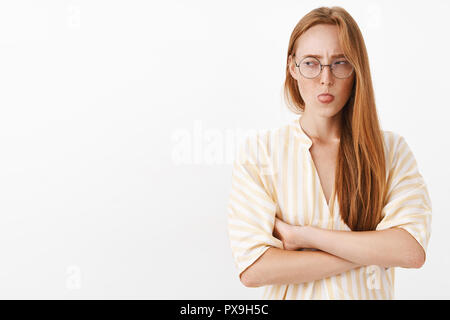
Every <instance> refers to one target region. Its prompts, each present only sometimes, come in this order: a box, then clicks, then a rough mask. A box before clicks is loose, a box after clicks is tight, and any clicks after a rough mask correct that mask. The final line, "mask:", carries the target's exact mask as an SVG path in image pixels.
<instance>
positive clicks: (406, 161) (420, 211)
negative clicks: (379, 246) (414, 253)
mask: <svg viewBox="0 0 450 320" xmlns="http://www.w3.org/2000/svg"><path fill="white" fill-rule="evenodd" d="M396 139H397V141H398V142H397V144H396V146H395V148H394V150H392V151H391V152H393V155H392V158H393V160H392V162H391V163H392V165H391V167H390V170H389V176H388V177H389V180H388V192H387V195H386V201H385V206H384V207H383V210H382V216H383V218H382V220H381V222H380V223H379V224H378V226H377V228H376V230H384V229H388V228H393V227H398V228H402V229H404V230H406V231H408V232H409V233H410V234H411V235H412V236H413V237H414V238H415V239H416V240H417V242H418V243H419V244H420V245H421V246H422V248H423V250H424V251H425V253H426V250H427V245H428V241H429V239H430V234H431V200H430V196H429V194H428V190H427V186H426V184H425V181H424V179H423V177H422V175H421V174H420V172H419V169H418V167H417V162H416V159H415V158H414V155H413V153H412V152H411V149H410V148H409V146H408V144H407V143H406V141H405V139H404V138H403V137H402V136H399V135H397V137H396ZM388 158H391V156H389V157H388Z"/></svg>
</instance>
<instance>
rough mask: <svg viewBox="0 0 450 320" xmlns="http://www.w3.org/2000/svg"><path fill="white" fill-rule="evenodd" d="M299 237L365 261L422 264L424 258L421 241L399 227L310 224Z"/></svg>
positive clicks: (314, 245) (347, 257) (313, 245)
mask: <svg viewBox="0 0 450 320" xmlns="http://www.w3.org/2000/svg"><path fill="white" fill-rule="evenodd" d="M299 238H301V239H299V240H300V241H303V242H304V243H306V244H307V247H311V248H317V249H319V250H322V251H326V252H328V253H330V254H333V255H335V256H338V257H341V258H343V259H345V260H349V261H352V262H354V263H357V264H362V265H378V266H383V267H404V268H420V267H421V266H422V265H423V263H424V261H425V253H424V251H423V249H422V247H421V246H420V244H419V243H418V242H417V241H416V240H415V239H414V238H413V237H412V236H411V235H410V234H409V233H408V232H407V231H406V230H403V229H400V228H392V229H387V230H379V231H337V230H328V229H321V228H316V227H311V226H307V227H302V228H301V229H300V233H299Z"/></svg>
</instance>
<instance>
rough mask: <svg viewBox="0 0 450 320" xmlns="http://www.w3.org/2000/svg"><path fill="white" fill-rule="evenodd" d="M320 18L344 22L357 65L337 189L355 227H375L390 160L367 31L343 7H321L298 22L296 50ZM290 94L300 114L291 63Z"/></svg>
mask: <svg viewBox="0 0 450 320" xmlns="http://www.w3.org/2000/svg"><path fill="white" fill-rule="evenodd" d="M317 24H331V25H336V26H337V27H338V30H339V31H338V33H339V43H340V45H341V48H342V50H343V52H344V54H345V56H346V58H347V59H348V61H349V62H350V63H351V64H352V65H353V67H354V70H355V81H354V85H353V88H352V93H351V95H350V98H349V100H348V101H347V103H346V105H345V106H344V108H343V109H342V110H341V112H342V113H343V114H342V117H341V118H342V129H341V137H340V147H339V154H338V160H337V165H336V174H335V191H336V196H337V198H338V201H339V206H340V208H339V209H340V214H341V217H342V220H343V221H344V222H345V223H346V224H347V225H348V227H349V228H350V229H351V230H353V231H367V230H375V228H376V226H377V225H378V223H379V222H380V221H381V218H382V216H381V211H382V209H383V206H384V201H385V192H386V163H385V154H384V147H383V133H382V131H381V129H380V125H379V120H378V115H377V110H376V105H375V97H374V91H373V86H372V78H371V75H370V67H369V59H368V55H367V49H366V45H365V43H364V39H363V37H362V34H361V31H360V29H359V27H358V25H357V23H356V22H355V20H354V19H353V18H352V17H351V15H350V14H349V13H348V12H347V11H346V10H344V9H343V8H341V7H331V8H328V7H321V8H317V9H314V10H312V11H311V12H309V13H308V14H306V15H305V16H304V17H303V18H302V19H301V20H300V21H299V22H298V23H297V25H296V26H295V28H294V30H293V32H292V34H291V38H290V40H289V48H288V55H287V57H288V60H287V61H288V62H289V57H290V56H292V55H293V54H294V53H295V51H296V40H297V39H298V38H299V37H300V36H301V35H302V34H303V33H304V32H305V31H306V30H308V29H309V28H311V27H312V26H314V25H317ZM284 96H285V99H286V101H287V106H288V108H289V109H291V110H292V111H293V112H294V113H296V114H301V113H302V112H304V110H305V103H304V101H303V99H302V97H301V95H300V92H299V89H298V84H297V80H295V79H294V78H293V77H292V76H291V74H290V72H289V64H288V63H287V66H286V80H285V83H284Z"/></svg>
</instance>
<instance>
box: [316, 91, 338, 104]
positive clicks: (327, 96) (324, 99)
mask: <svg viewBox="0 0 450 320" xmlns="http://www.w3.org/2000/svg"><path fill="white" fill-rule="evenodd" d="M317 99H318V100H319V101H320V102H322V103H330V102H331V101H333V100H334V96H333V95H332V94H329V93H322V94H319V95H318V96H317Z"/></svg>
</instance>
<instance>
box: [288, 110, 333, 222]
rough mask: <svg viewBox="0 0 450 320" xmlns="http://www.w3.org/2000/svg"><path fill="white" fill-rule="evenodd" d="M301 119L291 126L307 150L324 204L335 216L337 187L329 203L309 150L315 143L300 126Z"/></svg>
mask: <svg viewBox="0 0 450 320" xmlns="http://www.w3.org/2000/svg"><path fill="white" fill-rule="evenodd" d="M301 117H302V115H300V116H299V117H298V118H297V119H294V120H292V121H291V123H290V125H291V126H292V127H293V128H294V134H295V137H296V138H297V139H298V141H299V143H300V144H301V145H302V146H303V147H304V148H305V149H304V151H305V152H306V153H307V155H308V159H309V161H310V162H311V166H312V170H313V174H314V175H315V179H316V181H317V182H318V184H319V186H318V187H319V193H320V197H321V199H322V201H323V203H324V204H325V205H326V207H327V208H328V212H329V213H330V214H333V208H334V205H335V188H334V187H335V185H334V183H333V188H332V191H331V195H330V199H329V202H328V203H327V199H326V197H325V193H324V192H323V187H322V182H321V181H320V177H319V172H318V171H317V168H316V164H315V163H314V160H313V158H312V155H311V152H310V150H309V149H310V148H311V146H312V144H313V142H312V140H311V138H310V137H309V136H308V135H307V134H306V133H305V131H303V128H302V126H301V124H300V118H301Z"/></svg>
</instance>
